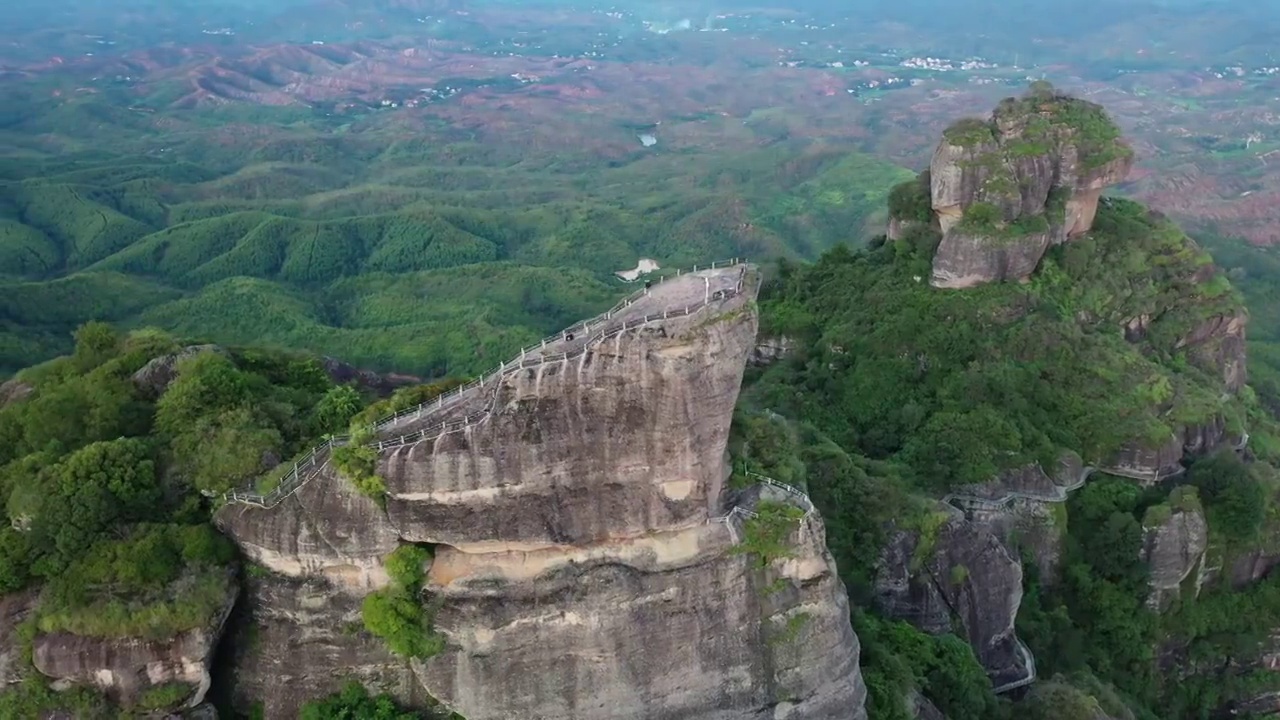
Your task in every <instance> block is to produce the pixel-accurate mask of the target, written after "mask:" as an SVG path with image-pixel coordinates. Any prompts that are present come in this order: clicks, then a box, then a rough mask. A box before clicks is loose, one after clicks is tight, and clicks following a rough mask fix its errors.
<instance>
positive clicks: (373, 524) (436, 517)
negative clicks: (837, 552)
mask: <svg viewBox="0 0 1280 720" xmlns="http://www.w3.org/2000/svg"><path fill="white" fill-rule="evenodd" d="M758 282H759V278H758V274H757V272H756V270H755V268H754V267H752V266H747V265H741V264H736V265H730V266H728V267H721V268H716V269H712V270H704V271H701V272H697V273H691V274H684V275H680V276H678V277H674V278H666V279H664V281H663V282H661V283H656V284H654V285H653V287H652V289H650V290H648V291H642V292H641V293H638V294H637V295H636V296H633V297H632V298H630V299H629V301H627V302H625V303H624V304H623V305H620V306H619V307H617V308H615V309H614V310H612V311H610V312H609V313H607V314H606V315H604V316H601V317H598V318H593V319H592V320H589V321H586V322H583V323H579V324H578V325H575V326H574V327H573V328H570V329H569V330H566V331H564V332H562V333H560V334H558V335H557V336H554V337H553V338H549V339H548V341H547V342H545V343H542V344H539V345H538V346H535V347H532V348H526V350H525V351H524V352H522V353H521V355H520V356H519V357H517V358H514V359H513V360H512V361H511V362H509V363H506V364H504V365H503V367H502V368H499V369H498V370H496V371H495V372H494V373H492V374H490V375H488V376H486V377H485V378H483V379H482V380H481V381H480V382H478V383H473V384H471V385H469V386H466V387H464V388H463V389H461V390H460V391H459V392H456V393H453V394H451V395H449V396H447V397H442V398H440V399H438V400H436V401H434V402H433V403H428V404H427V405H425V406H423V407H421V408H417V409H415V410H414V411H412V412H406V413H402V414H400V415H399V416H397V417H395V418H390V419H387V420H386V421H384V422H382V423H379V425H378V427H377V434H376V437H375V438H374V439H373V440H372V441H369V447H371V448H372V449H375V450H376V451H377V473H378V476H379V477H381V478H382V479H383V480H384V482H385V487H386V493H385V496H384V497H382V498H380V500H381V502H379V501H378V500H375V499H372V498H370V497H367V496H366V495H365V494H362V493H361V492H359V491H357V490H356V488H355V487H354V486H353V483H351V482H350V481H349V480H348V479H346V478H344V477H342V475H341V473H339V472H338V471H337V469H336V467H335V463H334V462H332V461H331V457H330V455H332V449H329V450H325V449H321V450H320V451H318V453H317V455H316V456H315V457H314V458H312V459H311V460H310V461H308V463H305V464H304V468H303V469H302V471H301V472H300V473H298V474H297V476H296V477H294V478H289V479H286V482H285V483H284V485H282V488H281V490H280V491H278V492H277V493H275V494H274V495H271V496H255V495H252V494H243V495H235V494H233V496H232V497H231V498H230V499H231V502H230V503H229V504H227V505H226V506H225V507H223V508H222V510H220V511H219V513H218V523H219V525H220V526H221V527H222V528H223V529H224V530H225V531H226V532H227V533H228V534H229V535H230V536H232V537H233V538H234V539H235V540H236V541H237V543H239V544H240V546H241V547H242V549H243V550H244V551H245V553H246V554H247V555H249V556H250V557H251V558H253V559H254V560H255V561H257V562H258V563H260V564H262V565H263V566H265V567H267V568H268V569H270V570H272V571H273V572H274V573H277V574H280V575H286V576H292V577H296V578H302V579H308V580H310V581H312V582H317V581H322V582H326V583H328V584H329V586H330V587H331V588H332V591H333V592H335V593H342V594H345V595H349V596H359V595H361V594H364V593H367V592H369V591H370V590H372V589H375V588H378V587H380V586H382V585H384V584H386V582H387V575H386V572H385V570H384V569H383V567H382V558H383V557H384V556H385V555H387V554H388V553H389V552H391V551H392V550H394V549H395V548H396V547H397V546H398V545H399V544H400V543H402V542H414V543H429V544H432V545H434V546H435V548H434V549H435V559H434V561H433V563H432V565H431V567H430V570H429V573H428V576H427V584H426V592H425V596H424V597H423V598H422V602H424V603H429V604H430V605H431V607H432V608H433V612H434V617H435V623H434V627H435V629H436V630H437V631H438V632H440V633H442V634H443V635H444V636H445V638H446V639H447V643H446V648H445V650H444V651H443V652H441V653H440V654H438V655H436V656H434V657H431V658H429V659H426V660H415V661H414V662H413V669H414V672H415V674H416V676H417V677H418V679H419V680H420V682H421V685H422V686H423V687H424V688H425V689H426V691H427V692H429V693H430V694H431V695H432V696H433V697H436V698H439V699H440V700H442V701H443V702H444V703H445V704H446V705H447V706H449V707H450V708H452V709H454V710H457V711H458V712H460V713H461V714H462V715H464V716H465V717H467V718H468V719H469V720H485V719H489V718H491V719H494V720H497V719H499V718H510V717H527V718H556V719H557V720H559V719H577V718H581V719H583V720H604V719H605V718H610V719H617V718H637V719H639V718H646V719H650V718H663V719H666V718H670V719H672V720H674V719H676V718H723V719H724V720H729V719H731V718H733V719H736V718H761V720H763V718H777V719H781V718H794V719H796V720H799V719H800V718H806V719H808V718H832V719H833V720H834V719H836V718H839V719H841V720H844V719H853V720H861V718H864V717H865V713H864V711H863V701H864V697H865V693H866V691H865V687H864V686H863V684H862V680H861V677H860V674H859V672H858V659H857V658H858V644H857V638H856V637H855V636H854V634H853V631H852V628H851V626H850V624H849V619H848V600H847V598H846V596H845V591H844V588H843V586H842V584H841V583H840V582H839V580H838V578H837V577H836V573H835V567H834V562H833V560H832V559H831V556H830V555H829V554H828V553H827V551H826V548H825V544H824V541H823V528H822V521H821V519H820V517H819V516H818V515H817V513H816V512H815V511H814V510H813V508H812V505H811V504H809V503H808V501H807V498H805V497H804V496H803V494H802V493H799V492H798V491H794V490H789V489H786V488H781V489H780V488H775V487H774V486H772V485H766V486H759V487H755V488H750V489H746V490H744V489H741V488H739V489H733V488H729V487H727V485H726V479H727V478H728V476H729V468H728V467H727V464H726V459H725V458H726V453H725V448H726V445H727V441H728V434H729V426H730V423H731V419H732V412H733V407H734V404H735V402H736V400H737V395H738V389H739V386H740V384H741V381H742V373H743V369H744V367H745V364H746V362H747V359H748V356H749V355H750V354H751V352H752V350H753V348H754V346H755V336H756V323H757V321H756V308H755V292H756V288H757V286H758ZM338 442H339V443H342V442H347V441H346V440H341V439H340V440H339V441H338ZM766 488H767V489H766ZM770 493H773V494H780V495H779V497H776V498H773V497H771V496H770ZM761 503H763V507H761ZM775 507H786V508H790V509H791V511H793V512H794V513H795V514H794V516H792V515H788V516H787V517H788V518H789V524H788V525H787V528H786V533H785V537H784V538H783V539H784V540H785V541H784V542H781V547H785V548H786V550H785V552H777V553H768V554H766V555H762V554H761V553H759V552H756V551H755V549H758V548H757V545H758V543H756V542H754V541H753V538H755V534H758V533H759V532H763V530H762V528H761V527H760V523H762V522H764V521H763V520H761V517H762V516H768V514H769V513H768V512H765V509H766V508H769V509H772V508H775ZM770 512H772V510H770ZM757 539H758V538H757ZM775 540H777V538H775ZM775 544H776V543H772V544H770V547H773V546H774V545H775ZM264 601H267V602H269V601H270V596H264ZM265 612H268V613H269V612H270V608H267V609H266V610H265ZM332 641H337V638H333V639H332ZM356 641H357V640H356V639H353V640H352V642H356ZM263 652H266V653H270V652H271V649H270V648H264V649H263ZM341 654H342V653H341V652H339V651H337V650H335V649H333V648H330V649H329V651H328V652H327V655H326V657H327V658H333V657H336V656H340V655H341ZM256 662H257V663H258V664H259V666H260V665H262V664H264V663H265V664H272V663H271V661H270V660H262V659H258V660H257V661H256ZM277 664H278V663H277ZM334 670H335V671H338V670H340V669H339V668H334ZM366 670H371V669H368V668H366ZM386 672H387V673H389V674H390V675H389V676H388V677H387V681H388V684H390V685H394V684H395V683H397V682H398V681H399V678H400V675H399V672H398V671H397V670H395V669H394V668H390V667H388V668H387V669H386ZM374 674H375V675H376V674H377V672H374ZM309 675H310V677H311V678H312V679H314V678H315V677H316V675H317V672H316V669H315V668H314V667H313V668H312V669H311V672H310V673H309ZM364 679H365V680H367V681H370V682H377V681H378V678H377V677H367V676H366V677H365V678H364ZM333 682H334V685H335V687H336V686H337V684H338V680H337V679H335V680H334V681H333ZM257 693H262V696H261V697H260V698H259V699H262V700H265V701H266V703H267V705H268V706H269V707H268V710H269V711H274V712H276V713H280V714H286V715H287V714H289V713H290V712H291V711H293V709H294V708H295V707H296V705H291V704H289V703H293V702H296V700H288V701H286V700H280V701H278V702H276V701H274V700H273V698H274V697H284V696H286V695H288V693H280V694H277V693H276V692H275V691H274V689H273V688H266V687H261V688H257V689H256V691H255V694H257ZM273 702H276V704H275V705H274V706H273ZM269 714H271V713H270V712H269Z"/></svg>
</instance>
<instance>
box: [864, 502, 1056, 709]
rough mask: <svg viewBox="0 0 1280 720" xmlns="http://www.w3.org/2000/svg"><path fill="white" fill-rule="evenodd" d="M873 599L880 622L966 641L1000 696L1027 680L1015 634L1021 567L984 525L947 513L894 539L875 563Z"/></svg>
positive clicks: (1025, 658)
mask: <svg viewBox="0 0 1280 720" xmlns="http://www.w3.org/2000/svg"><path fill="white" fill-rule="evenodd" d="M940 512H942V511H940ZM875 593H876V603H877V605H879V607H880V609H881V611H882V612H884V614H885V615H887V616H889V617H892V618H895V619H898V620H905V621H907V622H909V623H911V624H912V625H914V626H916V627H917V628H919V629H920V630H922V631H924V632H927V633H930V634H933V635H940V634H944V633H948V632H955V633H956V634H957V635H959V636H960V637H962V638H965V639H966V640H968V641H969V644H970V645H971V646H972V647H973V651H974V654H975V655H976V656H977V658H978V661H979V662H980V663H982V666H983V668H985V669H986V671H987V675H988V676H989V677H990V678H991V681H992V684H993V685H995V686H996V687H997V688H1002V687H1004V686H1008V685H1010V684H1014V683H1018V682H1021V681H1026V680H1028V679H1029V678H1030V670H1031V668H1030V665H1029V656H1028V655H1027V653H1026V650H1025V648H1023V646H1022V645H1021V643H1020V642H1019V641H1018V638H1017V636H1016V635H1015V633H1014V627H1013V625H1014V619H1015V618H1016V617H1017V614H1018V605H1019V604H1020V603H1021V602H1022V565H1021V563H1019V562H1018V560H1017V559H1016V558H1014V557H1013V556H1012V555H1010V553H1009V551H1008V550H1007V549H1006V548H1005V546H1004V545H1003V544H1002V543H1001V542H1000V540H999V539H998V538H997V537H996V536H995V535H993V534H992V533H991V532H990V531H989V530H988V529H987V528H985V527H983V526H982V525H979V524H977V523H973V522H970V521H968V520H965V519H964V518H963V517H960V516H958V514H952V513H949V512H947V513H944V514H942V515H935V516H931V517H930V519H929V520H926V527H925V528H924V529H923V530H910V531H909V530H903V531H900V532H898V533H896V534H894V535H893V536H892V537H891V538H890V540H889V542H888V543H887V545H886V547H885V549H884V551H883V553H882V554H881V557H880V562H879V564H878V570H877V574H876V580H875Z"/></svg>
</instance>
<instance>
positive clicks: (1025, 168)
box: [890, 82, 1133, 288]
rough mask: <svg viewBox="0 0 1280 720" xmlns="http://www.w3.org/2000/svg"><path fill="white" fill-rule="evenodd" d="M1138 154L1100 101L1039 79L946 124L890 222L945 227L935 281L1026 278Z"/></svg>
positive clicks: (902, 191) (1083, 225)
mask: <svg viewBox="0 0 1280 720" xmlns="http://www.w3.org/2000/svg"><path fill="white" fill-rule="evenodd" d="M1132 162H1133V151H1132V150H1131V149H1130V148H1129V146H1128V145H1126V144H1125V143H1124V142H1123V141H1122V140H1121V139H1120V131H1119V129H1118V128H1117V127H1116V126H1115V124H1114V123H1112V122H1111V120H1110V118H1108V117H1107V114H1106V112H1105V111H1104V110H1103V109H1102V107H1101V106H1100V105H1097V104H1094V103H1091V102H1088V101H1085V100H1080V99H1078V98H1073V97H1069V96H1066V95H1062V94H1060V93H1058V92H1057V91H1055V90H1054V89H1053V87H1052V86H1051V85H1049V84H1048V83H1042V82H1041V83H1034V84H1033V85H1032V87H1031V89H1030V90H1029V91H1028V92H1027V93H1026V94H1025V95H1024V96H1022V97H1020V98H1006V99H1005V100H1003V101H1001V102H1000V104H999V105H998V106H997V107H996V109H995V111H994V112H993V113H992V114H991V116H990V118H987V119H979V118H969V119H965V120H960V121H958V122H956V123H954V124H953V125H952V126H951V127H949V128H947V130H946V131H945V132H944V133H943V137H942V141H941V142H940V143H939V144H938V147H937V149H936V150H935V151H934V153H933V158H932V160H931V162H930V164H929V170H928V175H927V176H924V175H922V176H921V178H920V179H918V180H916V181H909V182H908V183H904V184H903V185H901V186H899V189H896V190H895V193H896V198H891V201H890V218H891V221H890V222H891V225H893V226H894V229H895V233H896V234H901V232H902V229H901V228H902V224H903V222H904V221H905V222H908V223H921V224H924V223H927V224H929V225H930V226H932V227H933V228H934V229H935V230H936V232H938V233H940V234H941V236H942V237H941V242H940V243H939V245H938V249H937V252H936V253H935V254H934V258H933V276H932V279H931V282H932V284H933V285H934V286H936V287H949V288H964V287H972V286H974V285H980V284H983V283H987V282H993V281H998V280H1024V279H1026V278H1027V277H1028V276H1029V275H1030V274H1031V273H1032V272H1033V271H1034V270H1035V268H1036V266H1037V265H1038V264H1039V262H1040V258H1041V257H1042V256H1043V255H1044V253H1045V251H1046V250H1047V249H1048V248H1049V246H1050V245H1054V244H1058V243H1061V242H1064V241H1066V240H1067V239H1068V238H1070V237H1073V236H1076V235H1080V234H1082V233H1085V232H1088V231H1089V229H1090V228H1091V227H1092V225H1093V219H1094V216H1095V214H1096V213H1097V209H1098V199H1099V198H1100V196H1101V193H1102V190H1103V188H1105V187H1107V186H1108V185H1114V184H1116V183H1118V182H1121V181H1123V180H1124V178H1125V177H1126V176H1127V175H1128V173H1129V169H1130V167H1131V166H1132ZM926 178H927V179H926ZM926 184H927V191H928V195H927V198H928V199H927V203H926V202H925V190H926Z"/></svg>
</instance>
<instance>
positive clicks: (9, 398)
mask: <svg viewBox="0 0 1280 720" xmlns="http://www.w3.org/2000/svg"><path fill="white" fill-rule="evenodd" d="M35 391H36V389H35V386H33V385H31V384H30V383H26V382H23V381H21V380H18V379H17V378H14V379H13V380H6V381H4V382H3V383H0V408H3V407H6V406H9V405H12V404H14V403H16V402H21V401H23V400H26V399H27V398H29V397H31V394H32V393H34V392H35Z"/></svg>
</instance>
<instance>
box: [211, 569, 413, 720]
mask: <svg viewBox="0 0 1280 720" xmlns="http://www.w3.org/2000/svg"><path fill="white" fill-rule="evenodd" d="M245 600H246V601H247V602H246V603H245V606H246V607H247V608H248V609H249V611H250V613H249V615H248V616H247V617H244V618H240V619H239V620H238V621H237V622H236V623H235V624H234V625H233V626H232V628H231V632H232V633H233V634H232V641H233V647H234V648H235V649H236V656H235V658H234V663H233V667H234V674H235V696H236V697H235V701H236V705H237V706H240V707H251V706H253V705H254V704H255V703H259V702H260V703H261V704H262V709H263V716H264V717H268V718H288V717H296V716H297V713H298V707H299V706H301V705H302V704H303V703H305V702H306V701H308V700H314V699H315V698H317V697H322V696H324V695H326V694H328V693H330V692H333V691H334V690H335V689H336V688H339V687H341V686H342V684H343V683H344V682H346V681H348V680H358V681H360V682H362V683H364V684H365V685H366V686H368V687H371V688H378V689H379V691H380V692H389V693H391V694H392V695H394V696H396V697H397V698H398V699H399V700H401V701H402V702H404V703H405V704H406V705H409V706H413V705H418V704H421V703H422V702H423V701H424V700H425V699H426V692H425V691H424V690H423V689H422V686H421V685H420V684H419V683H418V682H417V679H416V678H415V677H414V675H413V671H412V669H411V668H410V667H409V663H408V661H406V660H404V659H402V658H397V657H396V656H394V655H392V654H391V653H390V652H389V651H388V650H387V649H386V647H385V646H384V645H383V643H382V642H381V641H380V640H378V639H377V638H375V637H373V636H371V635H369V634H368V633H367V632H365V631H364V626H363V623H362V622H361V618H360V604H361V597H360V595H358V594H356V593H353V592H351V591H350V590H349V589H348V588H346V587H344V586H342V585H339V584H336V583H333V582H330V581H328V580H326V579H325V578H322V577H314V578H288V577H284V576H281V575H276V574H266V575H262V576H260V577H251V578H249V581H248V583H247V586H246V588H245Z"/></svg>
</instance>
